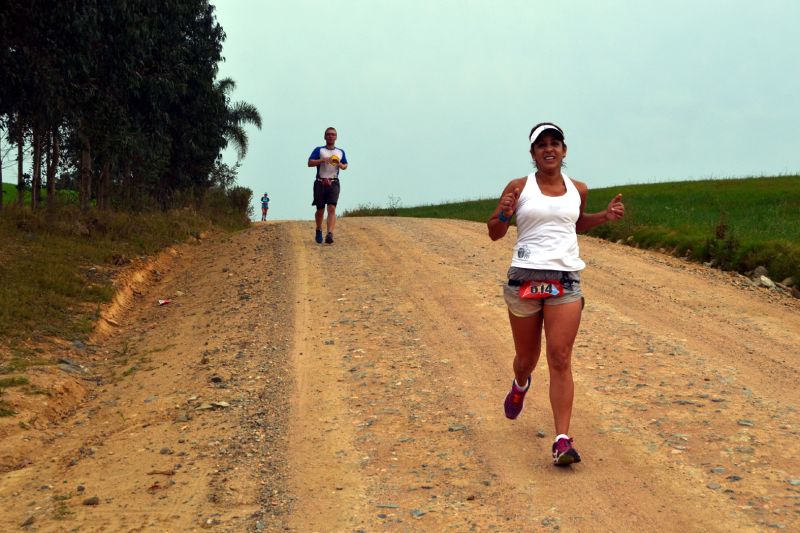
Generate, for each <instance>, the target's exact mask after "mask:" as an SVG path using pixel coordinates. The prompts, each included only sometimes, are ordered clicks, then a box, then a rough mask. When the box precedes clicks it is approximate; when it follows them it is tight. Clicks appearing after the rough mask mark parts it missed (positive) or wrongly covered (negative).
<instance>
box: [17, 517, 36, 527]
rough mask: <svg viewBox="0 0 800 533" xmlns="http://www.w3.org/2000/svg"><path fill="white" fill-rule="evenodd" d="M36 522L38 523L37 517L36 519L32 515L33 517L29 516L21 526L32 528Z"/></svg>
mask: <svg viewBox="0 0 800 533" xmlns="http://www.w3.org/2000/svg"><path fill="white" fill-rule="evenodd" d="M35 521H36V517H34V516H33V515H31V516H29V517H28V518H26V519H25V521H24V522H23V523H21V524H20V527H28V526H32V525H33V523H34V522H35Z"/></svg>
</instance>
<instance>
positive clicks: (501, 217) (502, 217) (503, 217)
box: [497, 211, 514, 222]
mask: <svg viewBox="0 0 800 533" xmlns="http://www.w3.org/2000/svg"><path fill="white" fill-rule="evenodd" d="M513 216H514V215H513V214H512V215H511V217H513ZM511 217H507V218H506V214H505V213H504V212H502V211H500V214H499V215H497V219H498V220H500V222H511Z"/></svg>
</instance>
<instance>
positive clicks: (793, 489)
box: [0, 218, 800, 533]
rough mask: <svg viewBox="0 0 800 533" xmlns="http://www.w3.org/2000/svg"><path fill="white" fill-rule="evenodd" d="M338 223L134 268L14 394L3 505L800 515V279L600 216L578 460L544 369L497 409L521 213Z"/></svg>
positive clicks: (386, 527) (409, 523)
mask: <svg viewBox="0 0 800 533" xmlns="http://www.w3.org/2000/svg"><path fill="white" fill-rule="evenodd" d="M336 233H337V236H336V243H335V244H333V245H318V244H316V243H314V242H313V225H312V223H310V222H267V223H257V224H254V225H253V227H252V228H250V229H249V230H247V231H244V232H241V233H238V234H235V235H232V236H224V237H219V236H216V237H210V238H207V239H204V240H202V241H200V242H198V243H194V244H187V245H184V246H180V247H177V248H176V249H174V250H171V251H168V252H167V253H165V254H162V256H161V257H159V258H156V259H155V260H152V261H149V262H147V263H146V264H140V265H138V270H137V271H136V272H130V273H129V274H128V275H127V276H126V277H125V278H123V283H121V286H120V298H119V299H118V301H117V302H116V303H115V304H114V305H113V306H112V307H110V308H109V309H108V310H107V311H106V314H105V316H106V318H107V320H103V321H101V324H99V325H98V329H97V332H96V335H95V336H94V338H93V339H92V342H90V343H88V344H87V345H85V346H84V345H82V344H67V343H63V345H61V346H58V347H56V348H54V349H53V350H54V351H55V353H53V354H43V357H44V356H50V357H53V356H55V357H60V358H62V359H63V360H64V361H63V362H62V364H61V365H60V367H59V368H55V367H52V366H50V367H38V368H37V369H34V370H32V371H31V376H32V377H31V384H32V385H31V387H33V386H35V387H37V388H36V389H35V390H39V391H40V392H43V393H44V394H38V395H36V394H31V390H32V389H31V388H30V387H29V388H28V393H27V394H23V393H22V392H19V391H16V389H15V388H14V389H7V393H6V394H5V395H4V400H7V401H9V402H11V403H12V404H13V405H14V406H15V410H17V411H18V415H17V416H15V417H5V418H2V419H0V436H2V441H0V510H2V511H0V530H2V531H18V530H30V531H81V532H84V531H89V532H92V531H114V532H116V531H200V530H210V531H296V532H311V531H320V532H322V531H347V532H353V531H365V532H366V531H558V530H561V531H579V532H580V531H591V532H593V533H596V532H604V531H659V532H662V531H681V532H685V531H698V532H700V531H703V532H706V531H767V530H773V529H786V530H795V531H796V530H798V529H800V453H799V452H800V445H798V432H799V431H800V420H799V419H798V413H797V398H798V396H797V388H798V383H799V382H800V379H799V378H800V375H799V372H800V349H798V339H800V300H797V299H793V298H791V297H789V296H785V295H783V294H780V293H778V292H776V291H774V290H772V291H770V290H768V289H763V288H756V287H753V286H752V285H750V284H749V283H748V282H747V280H746V279H745V278H743V277H741V276H738V275H731V274H728V273H722V272H719V271H715V270H711V269H707V268H704V267H702V266H699V265H695V264H690V263H688V262H686V261H684V260H681V259H678V258H673V257H669V256H666V255H661V254H657V253H652V252H645V251H641V250H637V249H633V248H630V247H626V246H623V245H619V244H613V243H608V242H603V241H598V240H595V239H591V238H584V237H582V238H581V250H582V256H583V257H584V258H585V260H586V262H587V269H586V271H585V272H584V276H583V288H584V292H585V295H586V297H587V306H586V310H585V312H584V315H583V323H582V326H581V332H580V334H579V337H578V340H577V343H576V347H575V353H574V359H573V366H574V373H575V379H576V399H575V410H574V416H573V424H572V434H573V437H574V438H575V445H576V447H577V448H578V449H579V450H580V452H581V454H582V456H583V459H584V460H583V462H581V463H580V464H577V465H574V466H572V467H570V468H564V469H560V468H555V467H553V466H552V465H551V462H550V456H549V455H550V445H551V442H552V439H553V437H554V435H553V424H552V418H551V413H550V408H549V404H548V399H547V386H548V384H547V369H546V368H545V366H540V368H538V369H537V371H536V372H535V374H534V379H533V386H532V393H531V394H529V396H528V399H527V401H526V406H525V410H524V412H523V414H522V415H521V416H520V418H519V419H517V420H516V421H513V422H512V421H509V420H507V419H505V417H504V416H503V412H502V400H503V397H504V395H505V393H506V390H507V388H508V386H509V384H510V381H511V378H512V374H511V360H512V358H513V344H512V340H511V335H510V331H509V327H508V320H507V315H506V310H505V306H504V304H503V300H502V296H501V284H502V283H503V281H504V277H505V271H506V269H507V267H508V262H509V256H510V249H511V245H512V242H511V238H513V230H512V232H511V234H510V235H509V236H508V237H506V239H504V240H501V241H499V242H494V243H493V242H491V241H490V240H489V238H488V237H487V236H486V230H485V226H484V225H482V224H474V223H468V222H460V221H442V220H421V219H403V218H349V219H348V218H344V219H340V221H339V224H338V226H337V232H336ZM159 299H169V300H170V303H168V304H165V305H159V304H158V300H159ZM541 364H542V365H546V363H545V362H544V360H542V363H541ZM15 391H16V392H15Z"/></svg>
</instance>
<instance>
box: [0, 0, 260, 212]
mask: <svg viewBox="0 0 800 533" xmlns="http://www.w3.org/2000/svg"><path fill="white" fill-rule="evenodd" d="M214 11H215V8H214V6H213V5H211V4H210V3H209V2H208V1H207V0H159V1H152V0H0V142H3V140H4V141H5V146H3V145H2V144H0V156H3V155H6V156H8V149H7V147H14V148H15V149H16V150H15V151H16V159H17V165H16V167H17V168H16V171H17V191H18V196H17V201H18V202H19V203H20V204H22V198H23V192H24V190H25V188H26V183H25V181H26V177H27V175H26V173H25V172H24V168H23V160H24V159H26V158H27V159H29V160H30V161H31V169H30V170H31V172H30V176H29V179H30V188H31V191H32V196H31V206H32V207H33V208H34V209H36V208H38V207H39V206H40V205H41V204H42V198H41V194H40V190H41V189H42V188H45V189H46V191H47V196H46V198H47V199H48V203H50V200H51V199H54V198H55V192H56V189H57V188H69V189H77V190H78V199H79V203H80V205H81V206H82V207H88V206H89V205H91V204H92V203H93V202H95V203H96V205H97V207H98V208H101V209H107V208H110V207H112V206H113V207H115V208H121V209H132V210H141V209H145V208H151V207H155V208H161V209H168V208H170V207H174V206H176V205H178V204H179V203H180V202H185V201H186V200H187V199H188V198H194V199H197V198H198V197H202V195H203V194H204V193H205V191H207V190H208V189H209V188H210V187H212V186H215V185H216V186H221V187H223V188H224V187H228V186H230V185H232V184H233V181H234V180H235V174H236V166H237V165H238V161H237V164H236V165H233V166H231V165H226V164H224V163H223V162H222V159H221V153H222V150H223V149H224V148H225V147H227V146H228V144H229V143H230V144H231V145H232V146H234V147H235V148H236V149H237V153H238V156H239V159H241V158H242V157H244V155H245V154H246V152H247V144H248V143H247V134H246V132H245V129H244V126H245V125H247V124H254V125H256V126H257V127H258V128H260V127H261V117H260V115H259V113H258V111H257V110H256V108H255V107H254V106H252V105H250V104H248V103H245V102H233V101H231V96H230V93H231V91H232V90H233V88H234V87H235V83H234V81H233V80H231V79H229V78H226V79H219V80H218V79H217V75H218V70H219V68H218V67H219V62H220V61H222V60H223V58H222V43H223V41H224V39H225V33H224V31H223V28H222V27H221V26H220V25H219V23H218V22H217V20H216V16H215V13H214ZM26 154H29V155H27V156H26ZM2 163H3V160H0V172H2V170H1V169H2V166H3V165H2ZM0 181H2V174H1V173H0ZM0 205H2V202H0Z"/></svg>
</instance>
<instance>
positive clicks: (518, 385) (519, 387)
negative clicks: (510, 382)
mask: <svg viewBox="0 0 800 533" xmlns="http://www.w3.org/2000/svg"><path fill="white" fill-rule="evenodd" d="M514 386H515V387H516V388H517V390H518V391H519V392H524V391H525V387H527V386H528V382H527V381H526V382H525V385H520V384H519V383H517V378H514Z"/></svg>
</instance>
